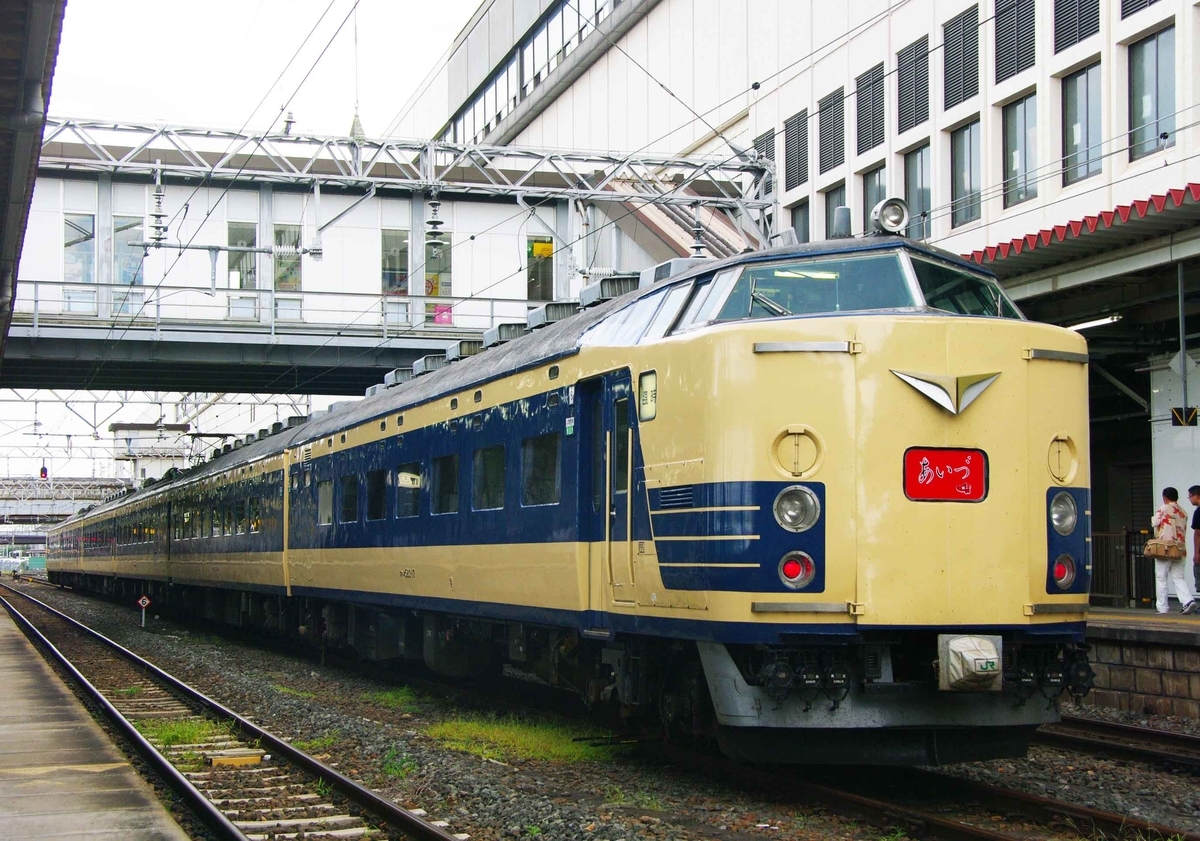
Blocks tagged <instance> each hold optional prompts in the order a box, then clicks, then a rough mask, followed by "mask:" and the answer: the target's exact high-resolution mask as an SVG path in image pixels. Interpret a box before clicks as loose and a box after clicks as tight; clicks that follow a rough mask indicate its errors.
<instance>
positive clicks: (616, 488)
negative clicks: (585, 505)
mask: <svg viewBox="0 0 1200 841" xmlns="http://www.w3.org/2000/svg"><path fill="white" fill-rule="evenodd" d="M613 413H614V414H615V415H616V418H615V420H616V423H615V424H614V425H613V493H618V494H619V493H625V491H627V490H628V489H629V398H628V397H622V398H621V399H620V400H618V401H617V402H616V403H614V404H613Z"/></svg>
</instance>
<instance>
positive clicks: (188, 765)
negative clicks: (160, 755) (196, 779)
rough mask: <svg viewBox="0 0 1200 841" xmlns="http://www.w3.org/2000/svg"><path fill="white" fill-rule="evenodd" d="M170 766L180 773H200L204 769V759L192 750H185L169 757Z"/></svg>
mask: <svg viewBox="0 0 1200 841" xmlns="http://www.w3.org/2000/svg"><path fill="white" fill-rule="evenodd" d="M171 764H173V765H174V766H175V767H176V768H178V769H179V770H180V771H200V770H203V769H204V767H205V765H204V757H203V756H201V755H200V754H199V753H197V752H196V751H194V750H185V751H183V752H182V753H178V754H176V755H175V756H173V757H171Z"/></svg>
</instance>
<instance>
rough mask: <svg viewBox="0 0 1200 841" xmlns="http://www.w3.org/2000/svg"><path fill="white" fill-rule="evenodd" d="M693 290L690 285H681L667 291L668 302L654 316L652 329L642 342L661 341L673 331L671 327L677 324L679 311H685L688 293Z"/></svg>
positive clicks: (648, 330) (651, 323)
mask: <svg viewBox="0 0 1200 841" xmlns="http://www.w3.org/2000/svg"><path fill="white" fill-rule="evenodd" d="M691 289H692V284H690V283H680V284H678V285H676V286H672V287H671V288H670V289H668V290H667V297H666V300H665V301H663V305H662V306H661V307H659V309H658V313H657V314H656V315H655V316H654V320H653V321H651V322H650V327H649V328H648V329H647V330H646V332H645V334H643V336H642V341H644V342H645V341H654V340H655V339H661V338H662V337H663V336H665V335H667V331H668V330H670V329H671V325H672V324H674V323H675V317H676V316H678V315H679V311H680V310H681V309H683V302H684V301H686V300H687V296H688V293H689V292H690V291H691Z"/></svg>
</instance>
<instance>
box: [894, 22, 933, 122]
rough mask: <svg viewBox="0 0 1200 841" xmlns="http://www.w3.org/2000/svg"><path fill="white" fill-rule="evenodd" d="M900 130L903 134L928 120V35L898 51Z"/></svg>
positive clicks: (897, 89) (897, 76) (897, 74)
mask: <svg viewBox="0 0 1200 841" xmlns="http://www.w3.org/2000/svg"><path fill="white" fill-rule="evenodd" d="M896 114H897V129H898V130H899V131H900V132H901V133H904V132H906V131H908V130H909V129H910V128H914V127H916V126H919V125H920V124H921V123H923V122H925V121H926V120H928V119H929V36H928V35H922V36H921V37H920V38H918V39H917V40H916V41H913V42H912V43H911V44H909V45H908V46H907V47H905V48H904V49H902V50H901V51H900V52H898V53H896Z"/></svg>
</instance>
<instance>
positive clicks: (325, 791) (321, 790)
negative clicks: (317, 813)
mask: <svg viewBox="0 0 1200 841" xmlns="http://www.w3.org/2000/svg"><path fill="white" fill-rule="evenodd" d="M314 787H315V788H316V790H317V794H319V795H321V796H322V797H328V796H329V795H331V794H333V786H332V785H331V784H330V782H329V781H328V780H317V784H316V786H314Z"/></svg>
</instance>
